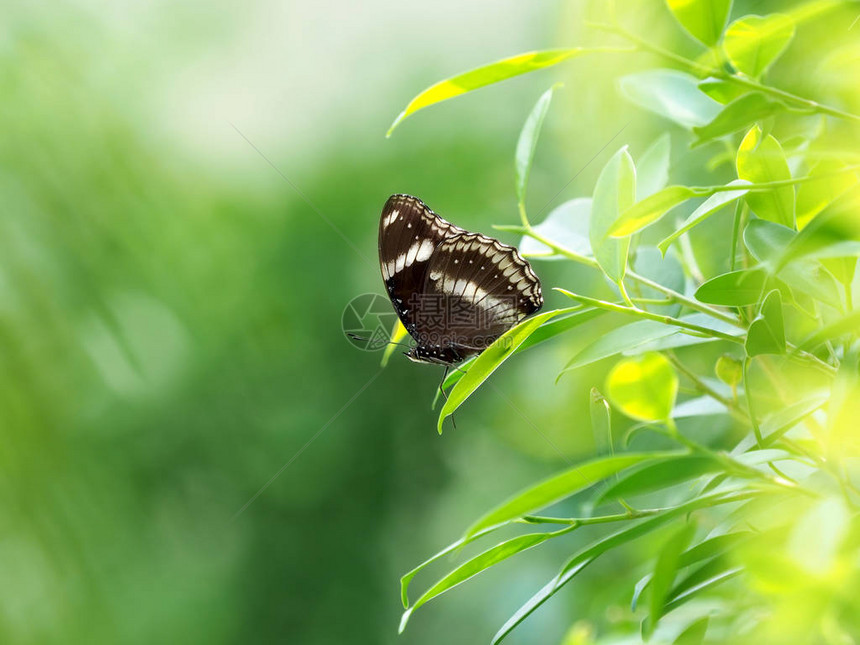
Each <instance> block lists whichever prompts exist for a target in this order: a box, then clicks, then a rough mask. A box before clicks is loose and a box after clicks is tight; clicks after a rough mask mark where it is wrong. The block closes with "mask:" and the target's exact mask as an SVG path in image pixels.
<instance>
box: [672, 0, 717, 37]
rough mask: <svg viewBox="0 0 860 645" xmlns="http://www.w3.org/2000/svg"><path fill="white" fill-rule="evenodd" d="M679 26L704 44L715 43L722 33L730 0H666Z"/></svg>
mask: <svg viewBox="0 0 860 645" xmlns="http://www.w3.org/2000/svg"><path fill="white" fill-rule="evenodd" d="M666 4H668V5H669V9H671V10H672V14H673V15H674V16H675V18H676V19H677V21H678V22H679V23H680V24H681V26H682V27H683V28H684V29H686V30H687V32H688V33H689V34H690V35H692V36H693V37H694V38H696V39H697V40H699V41H700V42H702V43H704V44H705V45H715V44H716V43H717V41H718V40H719V39H720V35H721V34H722V33H723V28H724V27H725V26H726V20H728V17H729V11H731V8H732V0H666Z"/></svg>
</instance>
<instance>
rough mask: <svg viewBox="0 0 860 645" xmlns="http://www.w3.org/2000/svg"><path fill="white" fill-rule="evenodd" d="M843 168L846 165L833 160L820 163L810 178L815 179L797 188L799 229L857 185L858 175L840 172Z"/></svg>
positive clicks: (812, 171) (814, 168)
mask: <svg viewBox="0 0 860 645" xmlns="http://www.w3.org/2000/svg"><path fill="white" fill-rule="evenodd" d="M843 168H845V164H844V163H842V162H841V161H836V160H832V159H830V160H824V161H819V162H818V163H817V164H815V165H814V166H813V167H812V170H810V171H809V176H810V177H815V179H813V180H810V181H806V182H804V183H802V184H800V186H798V188H797V228H799V229H803V227H804V226H806V225H807V224H809V222H810V221H811V220H812V218H813V217H815V216H816V215H818V213H820V212H821V211H823V210H824V209H825V208H826V207H827V205H828V204H830V203H831V202H833V201H835V200H836V199H837V198H838V197H839V196H840V195H842V194H844V193H845V192H846V191H847V190H848V189H850V188H851V187H852V186H855V185H857V173H856V172H839V171H840V170H842V169H843Z"/></svg>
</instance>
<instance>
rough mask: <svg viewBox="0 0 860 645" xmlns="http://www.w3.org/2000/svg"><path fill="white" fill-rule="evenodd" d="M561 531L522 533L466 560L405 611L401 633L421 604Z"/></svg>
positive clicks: (401, 621) (401, 620)
mask: <svg viewBox="0 0 860 645" xmlns="http://www.w3.org/2000/svg"><path fill="white" fill-rule="evenodd" d="M559 533H560V532H549V533H529V534H528V535H520V536H518V537H515V538H511V539H510V540H506V541H504V542H501V543H499V544H497V545H496V546H494V547H492V548H490V549H487V550H486V551H484V552H483V553H481V554H479V555H476V556H475V557H474V558H472V559H471V560H469V561H467V562H464V563H463V564H461V565H460V566H459V567H457V568H456V569H454V570H453V571H451V572H450V573H449V574H447V575H446V576H444V577H443V578H442V579H441V580H439V581H438V582H437V583H436V584H434V585H433V586H432V587H430V588H429V589H428V590H427V591H426V592H424V593H423V594H422V595H421V597H420V598H418V600H416V601H415V604H414V605H413V606H412V607H410V608H408V609H407V610H406V611H404V612H403V616H402V618H401V619H400V629H399V633H401V634H402V633H403V631H404V630H405V629H406V624H407V623H408V622H409V618H410V617H411V616H412V614H413V612H414V611H415V610H416V609H418V608H419V607H420V606H421V605H423V604H425V603H427V602H429V601H430V600H432V599H433V598H435V597H436V596H440V595H441V594H443V593H445V592H446V591H449V590H450V589H453V588H454V587H456V586H457V585H459V584H462V583H464V582H466V580H468V579H469V578H472V577H473V576H476V575H478V574H479V573H481V572H482V571H484V570H485V569H489V568H490V567H492V566H494V565H496V564H499V563H500V562H502V561H503V560H506V559H507V558H510V557H511V556H513V555H516V554H517V553H522V552H523V551H526V550H528V549H531V548H533V547H535V546H537V545H539V544H541V543H543V542H546V541H547V540H549V539H551V538H553V537H556V535H558V534H559Z"/></svg>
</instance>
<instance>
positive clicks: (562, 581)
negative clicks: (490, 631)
mask: <svg viewBox="0 0 860 645" xmlns="http://www.w3.org/2000/svg"><path fill="white" fill-rule="evenodd" d="M724 498H725V496H724V494H722V493H721V494H714V495H707V496H702V497H700V498H699V499H696V500H692V501H690V502H687V503H685V504H681V505H680V506H676V507H674V508H670V509H666V510H665V511H663V512H661V513H660V514H659V515H655V516H654V517H651V518H648V519H646V520H643V521H642V522H640V523H638V524H634V525H633V526H631V527H628V528H625V529H622V530H621V531H618V532H617V533H613V534H612V535H610V536H607V537H605V538H602V539H601V540H598V541H597V542H595V543H594V544H592V545H590V546H588V547H586V548H584V549H582V550H581V551H579V552H578V553H577V554H576V555H574V556H573V557H572V558H571V559H570V560H568V561H567V563H566V564H565V565H564V566H563V567H562V569H561V571H560V572H559V573H558V575H557V576H556V577H555V578H553V579H552V580H550V581H549V582H548V583H547V584H546V585H544V586H543V587H542V588H541V589H540V590H539V591H538V592H537V593H536V594H534V595H533V596H532V597H531V598H530V599H529V600H528V601H527V602H526V603H525V604H524V605H522V606H521V607H520V608H519V609H518V610H517V611H516V613H514V615H513V616H511V617H510V618H509V619H508V620H507V622H506V623H505V624H504V625H503V626H502V628H501V629H500V630H499V631H498V632H496V635H495V636H493V640H492V644H493V645H498V643H501V642H502V641H503V640H504V639H505V637H506V636H508V634H510V633H511V632H512V631H513V630H514V628H515V627H516V626H517V625H519V624H520V623H521V622H523V621H524V620H525V619H526V618H528V617H529V616H530V615H531V614H532V612H534V611H535V610H536V609H537V608H538V607H540V606H541V605H542V604H543V603H545V602H546V601H547V600H549V599H550V598H551V597H552V596H553V595H555V593H557V592H558V591H559V590H560V589H561V588H562V587H563V586H564V585H566V584H567V583H568V582H570V581H571V580H573V578H575V577H576V576H577V574H579V573H580V572H581V571H582V570H583V569H585V567H586V566H588V565H589V564H591V563H592V562H593V561H594V560H595V559H596V558H598V557H599V556H600V555H602V554H604V553H606V552H607V551H611V550H612V549H615V548H617V547H619V546H622V545H624V544H626V543H628V542H631V541H633V540H635V539H637V538H639V537H642V536H643V535H647V534H648V533H651V532H652V531H655V530H657V529H659V528H660V527H662V526H664V525H665V524H667V523H669V522H670V521H672V520H673V519H675V518H676V517H680V516H683V515H686V514H687V513H690V512H692V511H694V510H696V509H699V508H703V507H706V506H712V505H714V504H718V503H720V502H721V501H722V499H724Z"/></svg>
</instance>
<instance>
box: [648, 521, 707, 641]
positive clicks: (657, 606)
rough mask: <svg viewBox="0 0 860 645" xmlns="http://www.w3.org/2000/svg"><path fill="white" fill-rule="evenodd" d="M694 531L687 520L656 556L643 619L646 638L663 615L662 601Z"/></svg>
mask: <svg viewBox="0 0 860 645" xmlns="http://www.w3.org/2000/svg"><path fill="white" fill-rule="evenodd" d="M695 532H696V525H695V524H694V523H693V522H688V523H686V524H684V526H682V527H681V529H680V530H678V531H676V532H675V533H673V534H672V535H671V536H669V538H668V539H667V540H666V542H665V543H664V544H663V547H662V548H661V549H660V553H659V554H658V556H657V562H656V563H655V565H654V573H653V574H652V576H651V589H650V598H649V599H650V602H649V603H648V620H647V621H645V629H644V630H643V631H644V636H645V638H646V639H647V638H648V637H649V636H650V635H651V634H652V633H653V632H654V628H655V627H656V626H657V622H658V621H659V620H660V618H661V617H662V616H663V603H664V601H665V600H666V596H667V595H668V594H669V589H670V588H671V586H672V583H673V582H674V581H675V576H676V575H677V572H678V563H679V560H680V557H681V553H682V552H683V551H684V549H686V548H687V545H689V544H690V540H692V539H693V535H694V534H695Z"/></svg>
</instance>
